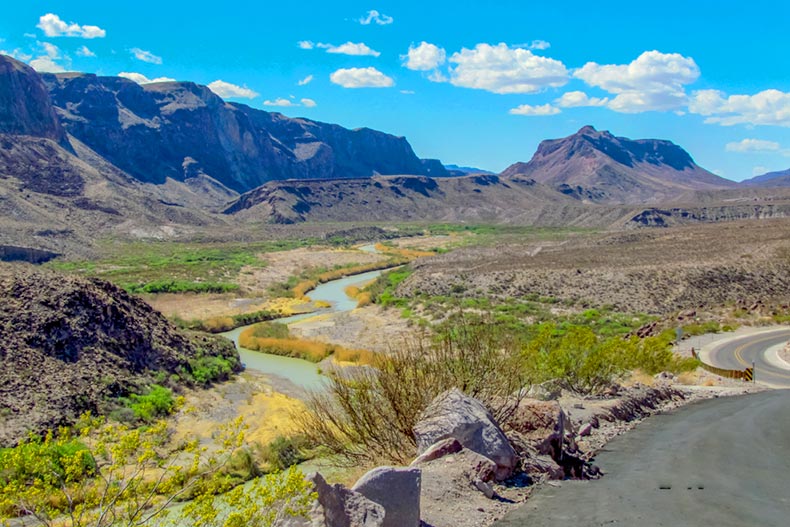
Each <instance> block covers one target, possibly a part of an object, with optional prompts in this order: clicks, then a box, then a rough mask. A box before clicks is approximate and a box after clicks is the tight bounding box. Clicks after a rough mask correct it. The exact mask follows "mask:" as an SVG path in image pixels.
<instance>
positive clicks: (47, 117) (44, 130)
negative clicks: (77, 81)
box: [0, 55, 66, 144]
mask: <svg viewBox="0 0 790 527" xmlns="http://www.w3.org/2000/svg"><path fill="white" fill-rule="evenodd" d="M0 133H6V134H13V135H30V136H35V137H43V138H45V139H52V140H53V141H56V142H58V143H61V144H64V143H65V142H66V134H65V132H64V131H63V127H61V125H60V121H58V117H57V114H56V113H55V109H54V108H53V107H52V102H51V101H50V98H49V94H48V93H47V89H46V87H45V86H44V83H43V82H42V81H41V77H40V76H39V74H38V73H36V71H35V70H34V69H33V68H31V67H30V66H28V65H27V64H23V63H22V62H19V61H18V60H15V59H12V58H11V57H8V56H5V55H0Z"/></svg>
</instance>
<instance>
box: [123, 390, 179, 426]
mask: <svg viewBox="0 0 790 527" xmlns="http://www.w3.org/2000/svg"><path fill="white" fill-rule="evenodd" d="M121 404H123V405H124V407H125V408H127V409H128V410H130V411H131V415H132V416H133V417H134V419H133V420H134V421H138V422H142V423H152V422H154V421H155V420H157V419H160V418H162V417H167V416H168V415H170V414H171V413H172V412H173V410H175V408H176V404H177V401H176V398H175V397H174V396H173V391H172V390H171V389H170V388H165V387H164V386H160V385H158V384H154V385H152V386H151V387H150V388H149V389H148V390H147V391H146V392H145V393H143V394H136V393H133V394H131V395H130V396H129V397H125V398H122V399H121ZM127 415H128V414H127V413H126V412H116V413H114V415H113V417H115V418H118V419H120V420H125V419H126V418H127Z"/></svg>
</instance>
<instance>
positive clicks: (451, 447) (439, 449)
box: [411, 437, 464, 466]
mask: <svg viewBox="0 0 790 527" xmlns="http://www.w3.org/2000/svg"><path fill="white" fill-rule="evenodd" d="M463 448H464V447H463V445H462V444H461V443H459V442H458V440H457V439H456V438H454V437H450V438H447V439H442V440H441V441H438V442H436V443H434V444H433V445H431V446H429V447H428V448H427V449H426V450H425V452H423V453H422V455H421V456H420V457H418V458H417V459H415V460H414V461H412V462H411V466H414V465H419V464H420V463H427V462H428V461H433V460H434V459H439V458H442V457H444V456H448V455H450V454H457V453H458V452H460V451H461V449H463Z"/></svg>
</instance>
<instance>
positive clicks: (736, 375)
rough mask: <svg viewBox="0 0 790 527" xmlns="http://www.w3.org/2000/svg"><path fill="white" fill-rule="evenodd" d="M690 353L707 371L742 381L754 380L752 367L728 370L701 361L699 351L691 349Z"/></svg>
mask: <svg viewBox="0 0 790 527" xmlns="http://www.w3.org/2000/svg"><path fill="white" fill-rule="evenodd" d="M691 355H693V356H694V358H695V359H697V360H698V361H699V363H700V366H702V369H704V370H706V371H709V372H711V373H713V374H716V375H720V376H722V377H727V378H728V379H742V380H743V381H744V382H754V367H752V368H746V369H745V370H728V369H725V368H718V367H716V366H711V365H710V364H706V363H704V362H702V359H700V357H699V353H697V352H696V351H694V349H693V348H692V349H691Z"/></svg>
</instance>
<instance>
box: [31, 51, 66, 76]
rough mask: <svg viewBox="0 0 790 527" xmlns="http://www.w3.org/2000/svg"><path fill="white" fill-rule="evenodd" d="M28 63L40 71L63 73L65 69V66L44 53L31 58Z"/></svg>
mask: <svg viewBox="0 0 790 527" xmlns="http://www.w3.org/2000/svg"><path fill="white" fill-rule="evenodd" d="M29 64H30V67H31V68H33V69H34V70H36V71H39V72H42V73H63V72H64V71H66V68H64V67H63V66H61V65H60V64H58V63H57V62H55V59H53V58H52V57H47V56H46V55H44V56H41V57H37V58H35V59H33V60H31V61H30V62H29Z"/></svg>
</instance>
